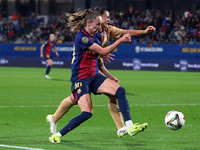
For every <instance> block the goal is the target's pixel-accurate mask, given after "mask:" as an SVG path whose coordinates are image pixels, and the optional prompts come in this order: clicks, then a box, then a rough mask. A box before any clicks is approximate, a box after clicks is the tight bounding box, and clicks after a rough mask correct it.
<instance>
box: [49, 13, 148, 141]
mask: <svg viewBox="0 0 200 150" xmlns="http://www.w3.org/2000/svg"><path fill="white" fill-rule="evenodd" d="M68 21H69V25H71V26H72V29H77V30H80V32H78V33H77V34H76V37H75V41H74V50H73V51H74V52H73V59H72V65H71V69H72V75H71V82H72V86H71V89H72V95H71V96H73V97H74V102H75V103H78V105H79V108H80V109H81V114H80V115H78V116H76V117H74V118H73V119H71V120H70V121H69V123H68V124H67V125H66V126H65V127H64V128H62V129H61V130H60V131H59V132H58V133H56V134H54V135H52V136H51V137H49V140H50V142H52V143H60V142H61V137H62V136H64V135H65V134H67V133H68V132H69V131H71V130H73V129H75V128H76V127H78V126H79V125H80V124H81V123H83V122H84V121H86V120H88V119H89V118H90V117H91V116H92V113H93V108H92V99H91V93H93V94H95V95H96V94H110V95H112V96H115V97H117V99H118V104H119V108H120V111H121V113H122V115H123V117H124V121H125V124H126V126H127V130H128V134H129V135H130V136H131V137H134V136H135V135H136V134H137V133H139V132H141V131H142V130H144V129H145V128H146V127H147V126H148V124H147V123H144V124H142V125H139V124H138V123H135V124H133V122H132V119H131V116H130V109H129V104H128V100H127V99H126V91H125V89H124V88H123V87H120V86H119V84H117V83H116V82H115V81H113V80H112V79H109V78H107V77H105V76H103V75H101V74H100V73H99V72H98V65H99V64H98V61H97V60H98V59H97V58H98V56H99V55H103V56H106V55H108V54H109V53H110V52H112V51H113V50H114V49H115V48H116V47H117V46H118V45H119V44H120V43H122V42H125V41H127V42H128V41H131V38H130V35H129V34H125V35H124V36H122V37H121V38H120V39H118V40H117V41H116V42H115V43H113V44H111V45H109V46H107V47H105V48H102V47H101V46H102V41H103V39H102V37H101V34H100V33H99V32H98V31H99V30H100V29H101V21H102V18H101V15H100V14H99V13H98V12H96V11H93V10H90V9H89V10H85V11H83V12H78V13H74V14H72V15H70V16H69V19H68Z"/></svg>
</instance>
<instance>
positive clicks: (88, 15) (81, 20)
mask: <svg viewBox="0 0 200 150" xmlns="http://www.w3.org/2000/svg"><path fill="white" fill-rule="evenodd" d="M66 16H67V17H68V23H67V26H68V27H71V30H72V32H76V33H77V32H79V31H81V30H82V29H84V27H86V22H87V20H90V21H93V20H94V19H96V17H98V16H101V15H100V14H99V13H98V12H97V11H94V10H92V9H85V10H84V11H78V12H76V13H73V14H70V13H66Z"/></svg>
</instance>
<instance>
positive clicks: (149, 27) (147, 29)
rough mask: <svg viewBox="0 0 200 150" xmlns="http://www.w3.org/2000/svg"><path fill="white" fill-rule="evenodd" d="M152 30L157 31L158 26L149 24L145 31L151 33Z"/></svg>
mask: <svg viewBox="0 0 200 150" xmlns="http://www.w3.org/2000/svg"><path fill="white" fill-rule="evenodd" d="M151 31H156V28H155V27H154V26H148V27H147V28H146V29H145V33H146V34H148V33H150V32H151Z"/></svg>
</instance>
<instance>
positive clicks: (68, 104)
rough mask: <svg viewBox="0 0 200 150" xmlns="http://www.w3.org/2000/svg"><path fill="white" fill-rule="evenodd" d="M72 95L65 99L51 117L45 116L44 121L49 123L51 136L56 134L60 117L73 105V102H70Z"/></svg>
mask: <svg viewBox="0 0 200 150" xmlns="http://www.w3.org/2000/svg"><path fill="white" fill-rule="evenodd" d="M72 97H73V96H72V95H71V96H69V97H67V98H65V99H64V100H63V101H62V102H61V103H60V105H59V107H58V109H57V110H56V112H55V113H54V114H53V115H50V114H49V115H47V117H46V119H47V122H49V125H50V131H51V133H52V134H56V133H57V122H58V120H59V119H61V118H62V116H63V115H64V114H65V113H67V112H68V111H69V109H70V108H71V107H72V106H74V105H75V103H74V102H72Z"/></svg>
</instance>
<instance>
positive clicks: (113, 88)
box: [96, 79, 148, 136]
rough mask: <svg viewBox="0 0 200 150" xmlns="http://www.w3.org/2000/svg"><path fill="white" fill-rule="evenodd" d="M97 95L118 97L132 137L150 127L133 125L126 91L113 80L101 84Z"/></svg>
mask: <svg viewBox="0 0 200 150" xmlns="http://www.w3.org/2000/svg"><path fill="white" fill-rule="evenodd" d="M96 93H107V94H111V95H114V96H115V97H117V99H118V104H119V108H120V111H121V113H122V115H123V118H124V121H125V124H126V126H127V129H128V134H129V135H130V136H134V135H136V134H137V133H139V132H141V131H143V130H144V129H145V128H146V127H147V125H148V124H147V123H145V124H142V125H138V124H134V125H133V122H132V119H131V116H130V109H129V104H128V100H127V98H126V91H125V89H124V88H123V87H120V86H119V85H118V84H116V83H115V82H114V81H113V80H111V79H106V80H105V81H104V82H103V83H102V84H101V86H100V87H99V88H98V89H97V92H96Z"/></svg>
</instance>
